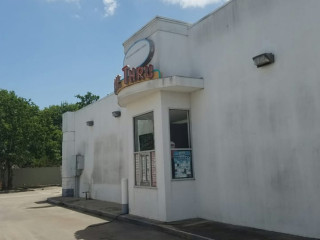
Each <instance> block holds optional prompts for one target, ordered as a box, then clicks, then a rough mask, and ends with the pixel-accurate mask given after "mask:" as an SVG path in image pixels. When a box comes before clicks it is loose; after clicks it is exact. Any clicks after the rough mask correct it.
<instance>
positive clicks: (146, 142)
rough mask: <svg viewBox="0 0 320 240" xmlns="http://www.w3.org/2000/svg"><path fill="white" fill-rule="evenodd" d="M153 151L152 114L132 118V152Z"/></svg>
mask: <svg viewBox="0 0 320 240" xmlns="http://www.w3.org/2000/svg"><path fill="white" fill-rule="evenodd" d="M150 150H154V129H153V112H150V113H146V114H143V115H140V116H138V117H135V118H134V151H135V152H141V151H150Z"/></svg>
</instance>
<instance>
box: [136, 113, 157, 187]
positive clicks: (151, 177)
mask: <svg viewBox="0 0 320 240" xmlns="http://www.w3.org/2000/svg"><path fill="white" fill-rule="evenodd" d="M134 151H135V153H134V161H135V185H136V186H146V187H156V186H157V183H156V164H155V161H156V158H155V151H154V123H153V112H150V113H146V114H143V115H140V116H137V117H135V118H134Z"/></svg>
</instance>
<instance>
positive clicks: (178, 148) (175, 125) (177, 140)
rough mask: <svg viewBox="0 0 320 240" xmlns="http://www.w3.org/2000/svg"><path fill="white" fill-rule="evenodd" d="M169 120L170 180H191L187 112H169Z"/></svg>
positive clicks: (191, 168) (175, 110)
mask: <svg viewBox="0 0 320 240" xmlns="http://www.w3.org/2000/svg"><path fill="white" fill-rule="evenodd" d="M169 118H170V145H171V166H172V178H173V179H188V178H193V167H192V149H191V143H190V130H189V129H190V126H189V125H190V122H189V111H187V110H177V109H173V110H170V111H169Z"/></svg>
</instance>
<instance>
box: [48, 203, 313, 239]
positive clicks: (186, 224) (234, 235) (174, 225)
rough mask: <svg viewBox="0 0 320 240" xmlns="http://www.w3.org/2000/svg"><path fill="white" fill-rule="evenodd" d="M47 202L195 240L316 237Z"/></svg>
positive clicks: (93, 205) (91, 205) (115, 206)
mask: <svg viewBox="0 0 320 240" xmlns="http://www.w3.org/2000/svg"><path fill="white" fill-rule="evenodd" d="M48 202H49V203H52V204H56V205H60V206H64V207H67V208H71V209H75V210H79V211H82V212H87V213H90V214H94V215H98V216H103V217H107V218H112V219H115V218H116V219H118V220H120V221H127V222H132V223H135V224H139V225H145V226H151V227H153V228H156V229H158V230H160V231H164V232H167V233H170V234H173V235H175V236H179V237H182V238H185V239H192V240H315V239H313V238H303V237H297V236H293V235H288V234H281V233H275V232H270V231H264V230H258V229H253V228H247V227H240V226H234V225H230V224H223V223H217V222H213V221H208V220H205V219H200V218H197V219H188V220H184V221H177V222H170V223H164V222H159V221H155V220H150V219H146V218H142V217H138V216H133V215H130V214H126V215H121V205H120V204H117V203H111V202H105V201H99V200H85V199H83V198H70V197H54V198H48Z"/></svg>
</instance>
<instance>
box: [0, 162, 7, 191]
mask: <svg viewBox="0 0 320 240" xmlns="http://www.w3.org/2000/svg"><path fill="white" fill-rule="evenodd" d="M0 182H1V187H0V190H5V189H6V188H7V184H6V166H5V162H2V163H0Z"/></svg>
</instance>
